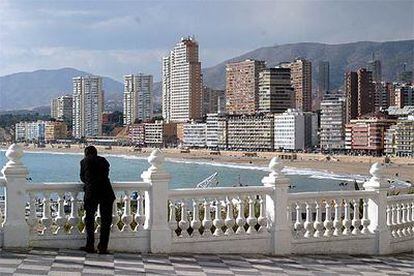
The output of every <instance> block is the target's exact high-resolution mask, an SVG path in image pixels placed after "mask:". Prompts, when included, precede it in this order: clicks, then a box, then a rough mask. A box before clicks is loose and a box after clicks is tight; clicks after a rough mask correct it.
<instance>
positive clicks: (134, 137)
mask: <svg viewBox="0 0 414 276" xmlns="http://www.w3.org/2000/svg"><path fill="white" fill-rule="evenodd" d="M127 128H128V140H129V141H130V142H131V143H132V144H133V145H135V146H144V145H145V125H144V124H143V123H141V124H132V125H129V126H127Z"/></svg>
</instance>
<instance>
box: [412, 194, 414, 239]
mask: <svg viewBox="0 0 414 276" xmlns="http://www.w3.org/2000/svg"><path fill="white" fill-rule="evenodd" d="M411 233H412V234H413V235H414V201H412V202H411Z"/></svg>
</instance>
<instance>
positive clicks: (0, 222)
mask: <svg viewBox="0 0 414 276" xmlns="http://www.w3.org/2000/svg"><path fill="white" fill-rule="evenodd" d="M3 217H4V214H3V211H2V210H1V209H0V228H2V227H3V221H4V218H3ZM29 226H30V225H29Z"/></svg>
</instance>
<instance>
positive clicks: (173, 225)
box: [168, 201, 178, 237]
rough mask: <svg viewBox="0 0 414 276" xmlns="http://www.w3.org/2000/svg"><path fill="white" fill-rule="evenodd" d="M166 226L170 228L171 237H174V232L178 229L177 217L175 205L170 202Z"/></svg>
mask: <svg viewBox="0 0 414 276" xmlns="http://www.w3.org/2000/svg"><path fill="white" fill-rule="evenodd" d="M168 225H169V226H170V229H171V230H172V232H171V233H172V236H174V237H176V236H177V234H176V232H175V231H176V230H177V229H178V223H177V217H176V212H175V203H174V202H173V201H170V218H169V221H168Z"/></svg>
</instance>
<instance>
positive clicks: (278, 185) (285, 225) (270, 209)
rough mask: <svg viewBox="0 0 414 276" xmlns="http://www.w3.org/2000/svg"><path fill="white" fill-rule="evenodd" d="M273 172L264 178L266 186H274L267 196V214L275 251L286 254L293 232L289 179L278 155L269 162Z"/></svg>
mask: <svg viewBox="0 0 414 276" xmlns="http://www.w3.org/2000/svg"><path fill="white" fill-rule="evenodd" d="M269 169H270V171H271V173H270V174H269V175H268V176H265V177H264V178H263V179H262V183H263V185H264V186H267V187H273V192H272V193H271V194H270V195H267V196H266V215H267V217H268V218H269V219H270V232H271V236H272V248H273V253H274V254H276V255H284V254H290V253H291V233H290V227H289V223H290V222H289V221H288V220H287V218H288V217H287V202H288V201H287V200H288V189H289V180H288V179H287V178H286V177H285V176H284V175H283V174H282V173H281V172H280V171H281V169H282V167H281V164H280V161H279V159H278V158H277V157H273V158H272V160H271V161H270V163H269Z"/></svg>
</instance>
